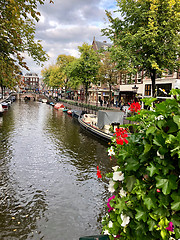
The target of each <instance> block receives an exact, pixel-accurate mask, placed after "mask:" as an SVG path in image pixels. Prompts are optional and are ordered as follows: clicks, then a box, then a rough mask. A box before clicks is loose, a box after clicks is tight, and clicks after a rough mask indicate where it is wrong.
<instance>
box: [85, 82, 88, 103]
mask: <svg viewBox="0 0 180 240" xmlns="http://www.w3.org/2000/svg"><path fill="white" fill-rule="evenodd" d="M85 95H86V104H87V97H88V84H86V86H85Z"/></svg>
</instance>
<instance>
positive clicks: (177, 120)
mask: <svg viewBox="0 0 180 240" xmlns="http://www.w3.org/2000/svg"><path fill="white" fill-rule="evenodd" d="M173 120H174V122H175V123H176V124H177V125H178V127H179V128H180V117H179V116H178V115H175V116H174V117H173Z"/></svg>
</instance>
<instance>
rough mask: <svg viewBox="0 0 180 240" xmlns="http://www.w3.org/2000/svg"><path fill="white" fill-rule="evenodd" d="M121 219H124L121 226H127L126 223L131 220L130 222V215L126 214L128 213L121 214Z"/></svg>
mask: <svg viewBox="0 0 180 240" xmlns="http://www.w3.org/2000/svg"><path fill="white" fill-rule="evenodd" d="M121 219H122V221H123V222H122V223H121V226H122V227H125V226H126V225H128V224H129V222H130V217H129V216H126V215H123V214H121Z"/></svg>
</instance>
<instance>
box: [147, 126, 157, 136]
mask: <svg viewBox="0 0 180 240" xmlns="http://www.w3.org/2000/svg"><path fill="white" fill-rule="evenodd" d="M155 131H156V127H154V126H150V127H149V128H148V129H147V131H146V135H148V134H150V133H151V134H153V133H154V132H155Z"/></svg>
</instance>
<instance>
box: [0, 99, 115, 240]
mask: <svg viewBox="0 0 180 240" xmlns="http://www.w3.org/2000/svg"><path fill="white" fill-rule="evenodd" d="M0 143H1V148H0V229H1V230H0V239H3V240H4V239H5V240H6V239H8V240H9V239H13V240H16V239H35V240H36V239H37V240H39V239H45V240H49V239H52V240H59V239H60V240H61V239H62V240H69V239H71V240H73V239H74V240H75V239H79V237H80V236H83V235H92V234H97V233H99V232H100V225H101V224H100V223H99V222H98V221H100V219H101V215H102V213H103V209H104V203H105V201H106V198H107V190H106V183H104V182H102V181H99V180H98V179H97V177H96V166H97V165H100V166H101V170H102V171H106V172H107V171H108V170H109V169H110V168H111V163H110V161H109V159H108V157H107V146H106V145H105V144H103V143H100V142H99V141H97V140H95V139H94V138H93V137H90V136H88V135H86V134H85V133H84V132H82V131H80V127H79V124H78V123H77V121H75V120H73V119H72V117H70V116H69V115H67V114H65V113H63V112H60V111H56V110H54V109H53V108H52V107H51V106H49V105H46V104H42V103H37V102H29V103H22V102H17V103H14V105H13V106H12V107H11V109H10V110H9V111H8V112H7V113H6V114H5V116H4V117H3V124H2V126H1V127H0Z"/></svg>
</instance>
